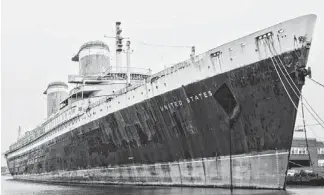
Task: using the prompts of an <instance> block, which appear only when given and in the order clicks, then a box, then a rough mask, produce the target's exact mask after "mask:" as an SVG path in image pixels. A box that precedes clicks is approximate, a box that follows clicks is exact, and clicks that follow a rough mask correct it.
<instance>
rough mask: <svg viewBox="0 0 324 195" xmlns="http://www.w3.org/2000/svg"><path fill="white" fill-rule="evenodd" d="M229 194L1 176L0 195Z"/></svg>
mask: <svg viewBox="0 0 324 195" xmlns="http://www.w3.org/2000/svg"><path fill="white" fill-rule="evenodd" d="M88 194H93V195H117V194H118V195H191V194H192V195H193V194H194V195H214V194H215V195H218V194H219V195H223V194H224V195H230V194H231V193H230V191H229V189H219V188H189V187H182V188H181V187H155V186H154V187H146V186H144V187H143V186H140V187H136V186H125V185H122V186H121V185H108V186H103V187H98V186H96V187H91V186H80V185H54V184H44V183H32V182H23V181H16V180H13V179H12V177H11V176H1V195H88ZM233 194H238V195H241V194H242V195H250V194H251V195H293V194H298V195H324V187H289V188H288V189H287V190H286V191H278V190H235V189H234V191H233Z"/></svg>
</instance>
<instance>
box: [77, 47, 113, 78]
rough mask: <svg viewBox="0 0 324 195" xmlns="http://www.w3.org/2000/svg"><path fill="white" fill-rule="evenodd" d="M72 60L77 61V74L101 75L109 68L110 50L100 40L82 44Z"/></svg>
mask: <svg viewBox="0 0 324 195" xmlns="http://www.w3.org/2000/svg"><path fill="white" fill-rule="evenodd" d="M72 61H75V62H79V65H80V66H79V75H81V76H90V75H92V76H101V75H104V74H105V73H106V72H107V71H108V70H109V68H110V50H109V47H108V45H106V44H105V43H104V42H102V41H89V42H87V43H85V44H83V45H82V46H81V47H80V49H79V51H78V53H77V54H76V55H75V56H74V57H73V58H72Z"/></svg>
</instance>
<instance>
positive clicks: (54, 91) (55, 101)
mask: <svg viewBox="0 0 324 195" xmlns="http://www.w3.org/2000/svg"><path fill="white" fill-rule="evenodd" d="M67 89H68V86H67V84H65V83H64V82H52V83H50V84H49V85H48V87H47V89H46V91H45V92H44V94H46V95H47V117H49V116H51V115H52V114H53V113H56V112H57V111H58V110H59V109H60V103H61V101H63V100H64V99H65V98H67V97H68V92H67Z"/></svg>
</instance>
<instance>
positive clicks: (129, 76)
mask: <svg viewBox="0 0 324 195" xmlns="http://www.w3.org/2000/svg"><path fill="white" fill-rule="evenodd" d="M130 44H131V42H130V41H127V42H126V50H125V53H126V62H127V81H126V83H127V86H129V85H130V84H131V82H130V80H131V75H130V65H131V62H130V54H131V53H133V51H134V50H132V49H131V48H130Z"/></svg>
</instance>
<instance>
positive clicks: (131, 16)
mask: <svg viewBox="0 0 324 195" xmlns="http://www.w3.org/2000/svg"><path fill="white" fill-rule="evenodd" d="M1 3H2V6H1V153H4V152H5V151H6V150H7V149H8V148H9V145H10V144H11V143H13V142H14V141H16V139H17V135H18V132H17V130H18V126H21V127H22V131H23V132H25V131H28V130H31V129H33V128H34V127H35V126H36V125H39V124H40V123H41V121H43V120H44V119H45V118H46V97H45V95H43V92H44V90H45V89H46V87H47V85H48V83H50V82H53V81H64V82H66V83H67V78H68V75H73V74H77V73H78V64H77V63H76V62H72V61H71V58H72V56H73V55H74V54H76V53H77V51H78V49H79V47H80V46H81V45H82V44H83V43H85V42H87V41H91V40H102V41H104V42H106V43H107V44H108V45H109V47H110V49H111V51H112V55H114V53H113V51H114V40H112V39H108V38H104V35H108V36H114V34H113V33H114V26H115V22H116V21H120V22H122V24H121V27H122V29H123V32H122V35H123V36H124V37H130V38H131V41H132V48H133V49H134V53H133V54H132V57H131V61H132V64H133V65H132V66H137V67H142V68H151V69H152V70H153V72H156V71H159V70H162V69H163V68H164V66H165V65H167V66H169V65H170V64H173V63H176V62H180V61H183V60H186V59H187V58H188V57H189V55H190V49H188V48H185V47H184V48H173V47H155V46H147V45H143V44H141V42H146V43H150V44H163V45H170V46H172V45H183V46H191V45H195V46H196V52H197V53H203V52H205V51H207V50H209V49H212V48H215V47H217V46H219V45H222V44H224V43H226V42H230V41H232V40H234V39H237V38H240V37H242V36H245V35H248V34H250V33H253V32H255V31H257V30H261V29H263V28H267V27H270V26H272V25H275V24H277V23H280V22H283V21H285V20H288V19H292V18H295V17H298V16H301V15H306V14H316V15H317V17H318V18H317V22H316V26H315V30H314V36H313V42H312V48H311V51H310V56H309V61H308V65H309V66H311V68H312V71H313V72H312V73H313V75H312V78H313V79H315V80H317V81H318V82H320V83H324V76H323V75H322V74H324V59H323V57H322V56H323V52H324V44H323V43H324V37H323V34H324V5H321V4H323V2H322V3H321V1H320V0H307V1H296V0H285V1H282V0H279V1H277V0H271V1H260V0H246V1H241V0H237V1H233V0H232V1H231V0H226V1H224V0H223V1H219V0H210V1H204V0H199V1H190V0H186V1H182V0H181V1H180V0H179V1H175V0H164V1H152V0H147V1H144V0H136V1H134V0H133V1H132V0H130V1H122V0H118V1H111V0H92V1H83V0H69V1H67V0H55V1H54V0H48V1H44V0H28V1H26V0H2V1H1ZM112 63H114V62H112ZM303 95H304V97H305V99H307V101H308V102H309V103H310V104H311V105H312V107H313V108H314V109H315V110H316V112H317V113H318V114H319V115H320V116H321V118H322V119H323V120H324V109H323V102H322V101H321V98H323V97H324V88H323V87H320V86H319V85H317V84H315V83H313V82H312V81H310V80H307V83H306V85H305V87H304V89H303ZM305 115H306V116H305V118H306V123H308V124H314V123H317V122H316V121H315V120H314V119H313V118H312V117H311V115H310V114H309V113H305ZM301 119H302V117H301V112H300V111H299V113H298V116H297V122H296V124H297V125H300V124H302V120H301ZM308 130H310V131H312V132H313V134H314V135H315V136H316V137H318V138H319V139H323V140H324V129H322V128H321V127H320V126H318V125H317V126H316V125H315V126H309V127H308ZM4 163H5V161H4V158H3V157H2V158H1V164H4Z"/></svg>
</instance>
